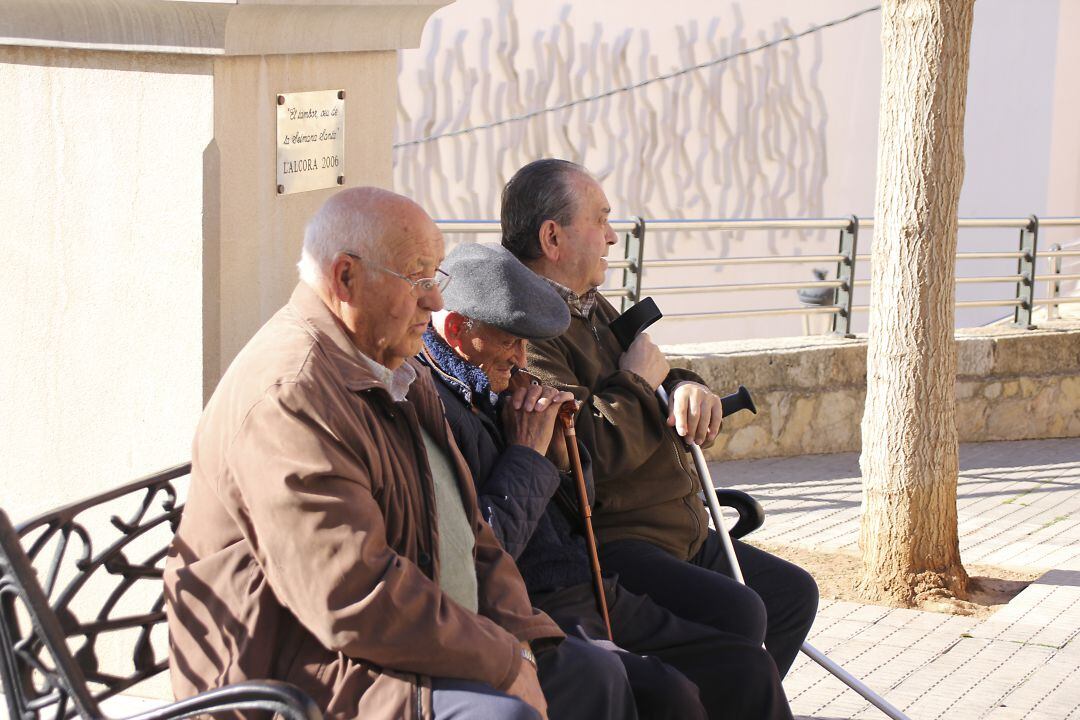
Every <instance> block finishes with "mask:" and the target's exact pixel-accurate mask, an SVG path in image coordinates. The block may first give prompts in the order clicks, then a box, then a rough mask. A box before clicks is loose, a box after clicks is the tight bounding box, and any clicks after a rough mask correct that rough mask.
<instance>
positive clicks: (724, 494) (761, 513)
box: [716, 488, 765, 538]
mask: <svg viewBox="0 0 1080 720" xmlns="http://www.w3.org/2000/svg"><path fill="white" fill-rule="evenodd" d="M716 498H717V500H719V501H720V504H721V505H723V506H724V507H731V508H735V509H736V510H738V511H739V521H738V522H736V523H735V527H733V528H731V530H730V531H729V534H730V535H731V537H733V538H741V537H742V536H743V535H749V534H750V533H752V532H754V531H755V530H757V529H758V528H759V527H761V524H762V523H764V522H765V509H764V508H762V507H761V504H760V503H758V501H757V500H755V499H754V498H752V497H750V496H749V495H748V494H746V493H744V492H743V491H742V490H736V489H734V488H717V489H716Z"/></svg>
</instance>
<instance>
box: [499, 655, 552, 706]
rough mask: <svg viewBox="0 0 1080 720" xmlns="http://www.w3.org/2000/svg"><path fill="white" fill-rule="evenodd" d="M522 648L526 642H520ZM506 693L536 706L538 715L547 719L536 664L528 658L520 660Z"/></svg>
mask: <svg viewBox="0 0 1080 720" xmlns="http://www.w3.org/2000/svg"><path fill="white" fill-rule="evenodd" d="M521 646H522V648H528V644H527V643H522V644H521ZM506 694H507V695H513V696H514V697H516V698H518V699H519V700H521V701H522V702H524V703H527V704H528V705H530V706H532V707H534V708H536V711H537V712H538V713H540V717H542V718H543V719H544V720H548V716H547V700H545V699H544V691H543V690H541V689H540V678H539V677H537V675H536V666H535V665H533V664H532V663H531V662H529V661H528V660H522V662H521V669H520V670H518V676H517V677H516V678H514V683H513V684H512V685H511V686H510V687H509V688H507V690H506Z"/></svg>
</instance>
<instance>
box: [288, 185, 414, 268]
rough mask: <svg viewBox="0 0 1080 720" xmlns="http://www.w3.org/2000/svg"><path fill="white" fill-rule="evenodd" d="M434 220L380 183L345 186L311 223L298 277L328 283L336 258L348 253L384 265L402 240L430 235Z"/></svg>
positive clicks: (306, 231)
mask: <svg viewBox="0 0 1080 720" xmlns="http://www.w3.org/2000/svg"><path fill="white" fill-rule="evenodd" d="M433 227H434V222H433V221H432V220H431V218H430V217H429V216H428V214H427V213H426V212H424V209H423V208H421V207H420V206H419V205H417V204H416V203H415V202H413V201H412V200H410V199H409V198H407V197H404V196H402V195H398V194H397V193H394V192H391V191H389V190H383V189H382V188H376V187H358V188H349V189H347V190H342V191H341V192H339V193H337V194H335V195H334V196H333V197H331V198H330V199H329V200H327V201H326V202H325V203H324V204H323V206H322V207H321V208H319V210H318V212H316V213H315V215H314V216H312V218H311V220H310V221H308V224H307V227H306V228H305V230H304V247H303V250H302V251H301V254H300V262H299V264H298V267H299V269H300V279H301V280H303V281H304V282H306V283H307V284H308V285H311V286H312V287H316V288H319V287H324V286H325V284H326V283H327V281H328V278H329V273H330V266H331V264H332V263H333V261H334V257H335V256H336V255H337V254H338V253H341V252H350V253H355V254H357V255H360V256H361V257H364V258H368V259H370V260H371V261H372V262H375V263H379V264H386V262H387V261H388V260H389V259H390V258H392V256H393V255H394V251H395V247H396V246H397V245H399V244H400V242H401V240H402V238H405V237H408V236H409V235H411V234H414V233H416V232H423V233H427V232H429V231H430V230H431V228H433Z"/></svg>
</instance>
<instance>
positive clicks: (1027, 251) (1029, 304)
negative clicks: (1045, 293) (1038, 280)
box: [1013, 215, 1039, 330]
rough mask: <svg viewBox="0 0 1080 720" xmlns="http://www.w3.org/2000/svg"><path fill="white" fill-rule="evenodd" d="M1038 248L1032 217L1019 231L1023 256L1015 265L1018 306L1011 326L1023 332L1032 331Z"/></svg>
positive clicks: (1033, 216) (1035, 226)
mask: <svg viewBox="0 0 1080 720" xmlns="http://www.w3.org/2000/svg"><path fill="white" fill-rule="evenodd" d="M1038 247H1039V218H1038V217H1036V216H1035V215H1032V216H1031V217H1030V218H1029V219H1028V224H1027V227H1025V228H1023V229H1022V230H1020V252H1021V253H1023V255H1022V256H1021V257H1020V259H1019V261H1017V264H1016V273H1017V274H1018V275H1020V277H1021V280H1020V282H1018V283H1016V299H1017V300H1019V301H1020V304H1019V305H1017V306H1016V311H1015V312H1014V314H1013V325H1015V326H1016V327H1019V328H1023V329H1024V330H1034V329H1035V326H1034V325H1032V324H1031V312H1032V309H1033V308H1034V307H1035V255H1036V252H1037V251H1038Z"/></svg>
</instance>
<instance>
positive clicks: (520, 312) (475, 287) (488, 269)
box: [441, 243, 570, 340]
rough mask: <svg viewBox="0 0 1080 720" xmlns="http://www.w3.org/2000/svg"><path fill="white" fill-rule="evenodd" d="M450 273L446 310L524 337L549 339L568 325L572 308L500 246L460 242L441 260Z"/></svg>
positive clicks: (560, 332) (544, 281) (540, 278)
mask: <svg viewBox="0 0 1080 720" xmlns="http://www.w3.org/2000/svg"><path fill="white" fill-rule="evenodd" d="M441 267H442V269H443V270H444V271H446V272H447V273H449V274H450V278H451V279H450V285H449V286H448V287H447V288H446V290H444V291H443V293H442V296H443V304H444V306H445V307H446V309H447V310H453V311H454V312H456V313H461V314H462V315H464V316H465V317H469V318H472V319H473V320H479V321H480V322H485V323H487V324H488V325H494V326H495V327H497V328H499V329H500V330H503V331H504V332H508V333H510V334H511V335H516V336H517V337H520V338H525V339H527V340H547V339H548V338H553V337H557V336H559V335H562V334H563V333H564V332H566V328H568V327H570V309H569V308H568V307H567V306H566V301H564V300H563V299H562V298H561V297H560V296H559V293H557V292H555V288H553V287H551V285H549V284H548V282H547V281H546V280H544V279H543V278H542V277H540V276H539V275H537V274H536V273H534V272H533V271H532V270H530V269H529V268H527V267H525V266H524V265H523V264H522V263H521V261H520V260H518V259H517V258H516V257H514V256H513V255H511V254H510V252H509V251H508V250H506V249H505V248H503V247H502V246H501V245H484V244H480V243H463V244H461V245H458V246H457V247H456V248H454V249H453V250H451V251H450V254H449V255H447V256H446V259H445V260H444V261H443V263H442V266H441Z"/></svg>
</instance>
